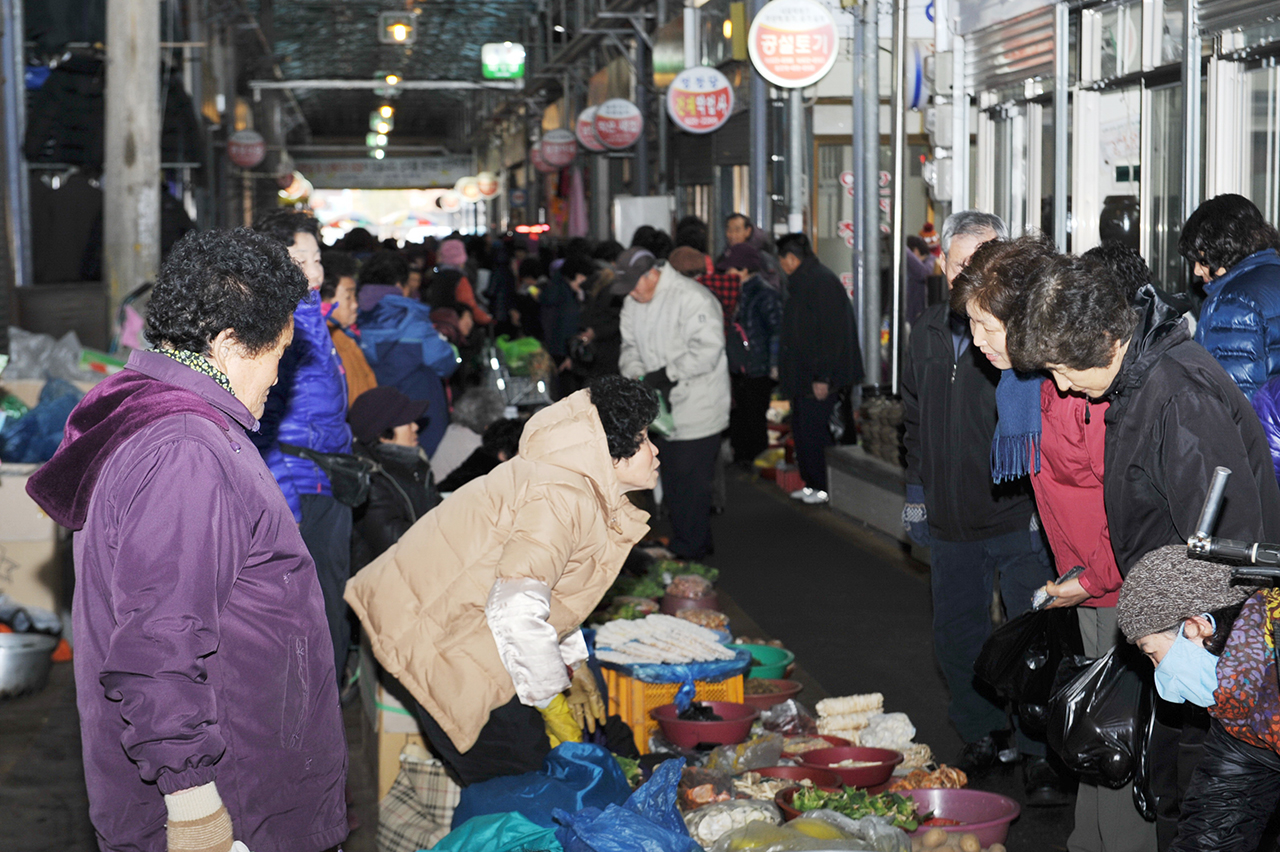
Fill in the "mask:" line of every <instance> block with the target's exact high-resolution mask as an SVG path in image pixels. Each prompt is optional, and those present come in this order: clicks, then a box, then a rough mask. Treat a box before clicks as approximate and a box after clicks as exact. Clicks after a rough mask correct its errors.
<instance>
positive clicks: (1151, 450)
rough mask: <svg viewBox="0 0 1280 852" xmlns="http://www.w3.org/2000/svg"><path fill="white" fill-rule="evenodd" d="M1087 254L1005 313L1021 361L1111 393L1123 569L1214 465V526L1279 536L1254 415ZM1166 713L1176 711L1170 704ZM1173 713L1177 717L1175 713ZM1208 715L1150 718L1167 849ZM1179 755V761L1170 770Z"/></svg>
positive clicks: (1116, 546) (1061, 261)
mask: <svg viewBox="0 0 1280 852" xmlns="http://www.w3.org/2000/svg"><path fill="white" fill-rule="evenodd" d="M1150 291H1151V288H1150V285H1147V287H1145V288H1144V292H1140V293H1139V294H1138V298H1137V299H1136V300H1134V299H1133V298H1132V288H1131V287H1130V286H1129V285H1128V284H1127V283H1126V282H1125V281H1123V280H1120V279H1118V278H1116V277H1113V276H1108V275H1100V274H1098V270H1097V268H1096V267H1095V266H1094V265H1093V264H1092V263H1090V262H1089V261H1087V260H1082V259H1079V258H1072V257H1056V258H1053V259H1051V260H1049V261H1048V262H1047V263H1045V264H1044V266H1043V267H1041V268H1040V269H1039V270H1038V271H1037V273H1036V274H1034V275H1032V276H1030V280H1029V281H1028V283H1027V289H1026V293H1025V295H1024V299H1023V300H1022V301H1021V302H1020V303H1019V306H1018V307H1017V309H1015V310H1014V311H1013V312H1012V314H1011V315H1010V317H1009V320H1008V322H1007V334H1006V345H1007V347H1008V351H1009V359H1010V361H1011V363H1012V365H1013V367H1014V368H1015V369H1017V370H1019V371H1021V372H1024V373H1029V372H1034V371H1036V370H1041V369H1044V370H1047V371H1048V372H1049V374H1050V376H1051V377H1052V378H1053V380H1054V383H1055V384H1056V385H1057V387H1058V390H1059V391H1061V392H1062V393H1064V394H1068V393H1070V394H1074V395H1077V396H1082V397H1084V398H1085V399H1087V400H1089V401H1090V402H1091V403H1092V402H1101V401H1106V402H1108V403H1109V407H1108V408H1107V411H1106V416H1105V421H1106V430H1105V431H1106V436H1105V439H1104V442H1103V443H1104V449H1103V454H1104V463H1105V473H1104V478H1103V501H1104V504H1105V507H1106V517H1107V525H1108V529H1109V530H1110V534H1111V546H1112V550H1113V551H1114V554H1115V557H1116V567H1117V568H1118V569H1119V571H1120V574H1121V576H1122V577H1123V576H1125V575H1126V574H1128V572H1129V570H1130V569H1131V568H1132V567H1133V566H1134V564H1135V563H1137V561H1138V559H1140V558H1141V557H1142V556H1144V555H1145V554H1147V553H1149V552H1150V551H1152V550H1155V549H1157V548H1160V547H1163V546H1164V545H1168V544H1179V543H1185V542H1186V541H1187V539H1188V538H1190V537H1191V535H1192V534H1193V533H1194V531H1195V526H1196V522H1197V520H1198V516H1199V512H1200V506H1201V505H1202V504H1203V503H1204V498H1205V494H1206V493H1207V491H1208V488H1209V482H1210V480H1211V478H1212V476H1213V470H1214V468H1215V467H1216V466H1218V465H1221V466H1223V467H1226V468H1229V469H1231V470H1233V471H1235V475H1234V476H1232V477H1231V480H1230V481H1229V482H1228V484H1227V490H1226V498H1225V503H1224V511H1223V513H1222V517H1221V519H1220V520H1219V522H1218V528H1217V530H1216V534H1217V535H1221V536H1225V537H1227V538H1231V539H1237V540H1244V541H1278V540H1280V488H1278V487H1277V485H1276V478H1275V474H1274V472H1273V470H1272V465H1271V453H1270V450H1269V448H1268V446H1267V439H1266V436H1265V435H1264V434H1263V430H1262V425H1261V424H1260V423H1259V422H1258V418H1257V415H1255V414H1254V413H1253V409H1252V408H1251V407H1250V406H1249V401H1248V400H1246V399H1245V398H1244V395H1243V394H1242V393H1241V392H1240V389H1239V388H1238V387H1236V385H1235V383H1234V382H1232V381H1231V378H1230V377H1229V376H1228V375H1227V374H1226V373H1225V372H1224V371H1223V368H1222V367H1221V366H1220V365H1219V364H1218V362H1217V361H1215V360H1214V359H1213V357H1212V356H1211V355H1210V354H1209V353H1208V352H1206V351H1205V350H1204V348H1203V347H1201V346H1200V345H1199V344H1197V343H1195V342H1194V341H1193V340H1192V339H1191V335H1190V333H1189V332H1188V331H1187V326H1186V323H1185V322H1184V321H1183V320H1181V319H1180V318H1179V317H1178V315H1177V313H1176V311H1175V310H1174V309H1172V308H1170V307H1169V306H1168V305H1167V304H1165V303H1164V302H1163V301H1162V300H1160V299H1159V298H1157V297H1156V296H1155V294H1154V293H1153V292H1150ZM1167 709H1169V710H1170V711H1172V710H1174V709H1175V708H1167ZM1179 717H1181V724H1180V725H1175V724H1169V725H1166V724H1164V722H1171V723H1172V722H1176V721H1177V720H1178V719H1179ZM1207 728H1208V720H1207V718H1205V717H1204V714H1203V713H1202V712H1199V713H1198V712H1196V711H1195V710H1194V708H1191V709H1187V708H1182V709H1181V712H1180V713H1164V714H1162V718H1161V719H1158V721H1157V725H1156V732H1155V734H1154V736H1153V739H1152V745H1151V747H1150V749H1149V753H1150V756H1151V759H1152V766H1153V778H1154V781H1153V791H1152V792H1154V793H1155V795H1156V819H1157V824H1156V829H1157V836H1158V841H1159V845H1160V848H1162V849H1167V848H1168V845H1169V843H1170V842H1171V841H1172V837H1173V832H1174V831H1175V830H1176V825H1177V815H1178V809H1179V806H1180V801H1181V797H1182V794H1183V793H1184V792H1185V785H1184V784H1177V785H1175V784H1174V783H1173V782H1174V781H1175V780H1176V779H1178V778H1183V779H1185V778H1186V777H1188V776H1189V774H1190V771H1191V769H1192V768H1194V766H1195V764H1196V762H1197V761H1198V760H1199V758H1200V753H1201V749H1200V742H1201V741H1202V740H1203V737H1204V732H1205V731H1206V730H1207ZM1175 761H1176V766H1177V771H1174V765H1173V764H1174V762H1175Z"/></svg>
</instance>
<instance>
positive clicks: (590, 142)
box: [574, 106, 608, 154]
mask: <svg viewBox="0 0 1280 852" xmlns="http://www.w3.org/2000/svg"><path fill="white" fill-rule="evenodd" d="M574 131H575V135H576V136H577V137H578V144H579V145H581V146H582V147H583V148H586V149H587V150H588V151H594V152H595V153H597V154H599V153H600V152H601V151H606V150H608V149H607V148H605V147H604V143H603V142H601V141H600V139H599V137H597V136H596V108H595V107H593V106H589V107H587V108H586V109H584V110H583V111H582V112H580V113H578V120H577V122H576V123H575V124H574Z"/></svg>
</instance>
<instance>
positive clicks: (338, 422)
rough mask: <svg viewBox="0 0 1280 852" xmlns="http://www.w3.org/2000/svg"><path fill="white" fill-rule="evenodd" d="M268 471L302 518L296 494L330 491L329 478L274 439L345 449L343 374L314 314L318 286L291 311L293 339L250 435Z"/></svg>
mask: <svg viewBox="0 0 1280 852" xmlns="http://www.w3.org/2000/svg"><path fill="white" fill-rule="evenodd" d="M251 437H252V440H253V444H254V446H256V447H257V448H258V450H259V451H260V452H261V453H262V457H263V459H264V460H265V461H266V463H267V467H269V468H271V475H272V476H274V477H275V478H276V482H278V483H280V490H281V491H283V492H284V497H285V500H287V501H288V503H289V508H290V509H292V510H293V519H294V520H295V521H296V522H298V523H302V504H301V502H300V501H299V500H298V495H300V494H332V493H333V489H332V488H331V487H330V486H329V477H328V476H327V475H325V473H324V471H322V470H321V469H320V468H318V467H316V465H315V463H314V462H309V461H307V460H306V459H303V458H299V457H297V456H292V455H287V454H285V453H283V452H281V450H280V443H281V442H282V441H283V442H284V443H286V444H293V445H294V446H298V447H306V448H308V449H311V450H315V451H317V452H321V453H349V452H351V427H349V426H348V425H347V379H346V373H345V372H343V369H342V361H341V360H340V359H339V358H338V353H337V351H336V350H335V349H334V347H333V338H332V337H330V336H329V326H328V325H327V324H326V323H325V320H324V316H323V315H322V314H321V313H320V291H319V290H311V291H310V292H308V293H307V295H306V296H304V297H303V298H302V301H300V302H298V307H297V308H296V309H294V312H293V343H291V344H290V345H289V347H288V348H287V349H285V350H284V355H283V356H282V357H281V358H280V372H279V379H278V380H277V381H276V384H275V387H273V388H271V394H270V395H269V396H268V397H267V405H266V408H265V409H264V411H263V412H262V417H261V419H260V420H259V428H258V431H257V432H255V433H252V434H251Z"/></svg>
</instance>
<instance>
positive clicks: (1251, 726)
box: [1118, 545, 1280, 852]
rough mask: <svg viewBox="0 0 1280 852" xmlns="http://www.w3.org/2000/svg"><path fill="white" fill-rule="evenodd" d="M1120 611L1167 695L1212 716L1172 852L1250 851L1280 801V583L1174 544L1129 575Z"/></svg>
mask: <svg viewBox="0 0 1280 852" xmlns="http://www.w3.org/2000/svg"><path fill="white" fill-rule="evenodd" d="M1118 610H1119V623H1120V629H1121V630H1122V631H1124V635H1125V637H1126V638H1128V640H1129V641H1130V642H1132V643H1134V644H1136V645H1137V646H1138V649H1139V650H1141V651H1142V652H1143V653H1144V654H1146V655H1147V657H1148V658H1149V659H1150V660H1151V662H1152V664H1153V665H1155V667H1156V670H1155V682H1156V690H1157V691H1158V692H1159V693H1160V697H1161V698H1163V699H1164V700H1165V701H1170V702H1174V703H1182V702H1186V703H1188V704H1194V705H1196V706H1198V707H1204V708H1206V709H1207V710H1208V712H1209V715H1210V716H1211V717H1212V720H1213V721H1212V723H1211V724H1210V727H1209V733H1208V735H1207V736H1206V738H1205V741H1204V757H1203V758H1202V759H1201V761H1200V763H1199V765H1198V766H1197V767H1196V769H1195V772H1194V773H1193V774H1192V776H1191V783H1190V786H1189V787H1188V789H1187V792H1186V795H1185V797H1184V799H1183V802H1182V813H1181V816H1180V818H1179V821H1178V831H1177V837H1176V838H1175V839H1174V841H1173V844H1172V845H1171V846H1170V847H1169V849H1170V852H1252V850H1254V849H1257V848H1258V844H1259V842H1260V841H1261V839H1262V836H1263V832H1264V830H1265V829H1266V825H1267V822H1268V820H1270V818H1271V816H1272V814H1273V813H1274V812H1275V809H1276V804H1277V803H1278V802H1280V684H1277V679H1276V651H1275V632H1276V627H1277V619H1280V590H1276V589H1263V590H1259V589H1257V588H1255V587H1251V586H1246V585H1235V584H1233V583H1232V580H1231V568H1230V566H1227V565H1219V564H1216V563H1213V562H1204V561H1201V560H1199V559H1195V558H1193V557H1191V556H1190V555H1188V553H1187V548H1186V547H1185V546H1184V545H1169V546H1167V547H1162V548H1160V549H1159V550H1155V551H1152V552H1151V553H1148V554H1147V555H1146V556H1144V557H1142V559H1140V560H1139V561H1138V563H1137V564H1136V565H1135V566H1134V567H1133V570H1132V571H1130V572H1129V576H1128V577H1127V578H1125V583H1124V587H1123V588H1122V589H1121V590H1120V603H1119V606H1118Z"/></svg>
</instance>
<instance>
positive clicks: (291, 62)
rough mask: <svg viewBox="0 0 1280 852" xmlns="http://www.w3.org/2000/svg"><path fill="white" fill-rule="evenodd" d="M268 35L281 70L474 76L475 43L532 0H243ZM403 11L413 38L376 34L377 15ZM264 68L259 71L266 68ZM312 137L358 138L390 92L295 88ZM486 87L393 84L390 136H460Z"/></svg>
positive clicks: (296, 76) (421, 139) (464, 136)
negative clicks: (391, 40)
mask: <svg viewBox="0 0 1280 852" xmlns="http://www.w3.org/2000/svg"><path fill="white" fill-rule="evenodd" d="M246 5H247V6H248V9H249V11H250V12H252V13H253V14H254V15H256V16H257V18H258V21H259V24H260V25H261V26H262V28H263V30H264V32H265V33H267V34H268V37H269V38H270V39H271V41H272V42H273V46H274V53H275V57H276V61H277V63H278V65H279V68H280V70H281V72H282V73H283V76H284V79H285V80H315V79H335V78H336V79H349V80H372V79H376V78H377V77H378V76H379V75H380V74H385V73H395V74H398V75H399V76H400V77H401V78H402V79H404V80H406V81H424V80H463V81H476V82H479V81H480V80H481V70H480V47H481V45H483V44H485V43H486V42H495V41H496V42H501V41H517V40H519V38H520V34H521V33H522V32H523V31H524V30H525V27H526V25H527V23H528V21H529V15H530V14H531V11H532V8H533V3H532V2H531V0H419V2H409V3H408V4H407V5H406V3H405V2H404V0H249V2H248V3H247V4H246ZM406 11H408V12H410V13H413V15H414V20H415V25H414V29H415V38H414V40H413V42H412V43H409V44H403V45H402V44H383V43H380V41H379V38H378V35H379V32H378V29H379V27H378V16H379V14H380V13H383V12H399V13H404V12H406ZM264 76H265V75H264ZM294 96H295V97H296V99H297V103H298V104H299V106H300V107H301V109H302V112H303V114H304V115H305V116H306V120H307V124H308V125H309V127H310V131H311V133H310V135H311V138H312V140H314V141H315V142H322V141H324V140H347V141H353V140H356V139H360V140H363V138H364V134H365V133H366V132H367V131H368V130H369V114H370V112H372V111H373V110H375V109H377V108H378V107H379V106H380V105H381V104H383V103H386V102H388V99H387V98H386V97H384V96H382V95H380V94H378V93H377V92H375V91H373V90H368V89H365V90H358V89H357V90H352V89H302V88H299V89H298V90H296V91H295V92H294ZM494 97H499V96H498V95H490V94H488V93H486V92H476V91H440V90H421V89H419V90H403V91H396V90H394V89H393V90H392V97H391V99H390V100H391V102H392V103H393V105H394V106H395V130H394V133H393V140H394V141H395V142H406V141H412V142H414V143H415V144H436V145H448V146H451V147H455V148H456V147H460V146H465V145H466V144H467V140H468V139H469V137H470V135H471V133H472V130H473V128H474V122H475V119H476V117H477V114H478V113H479V109H478V107H479V105H480V104H481V103H482V99H485V98H494Z"/></svg>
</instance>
